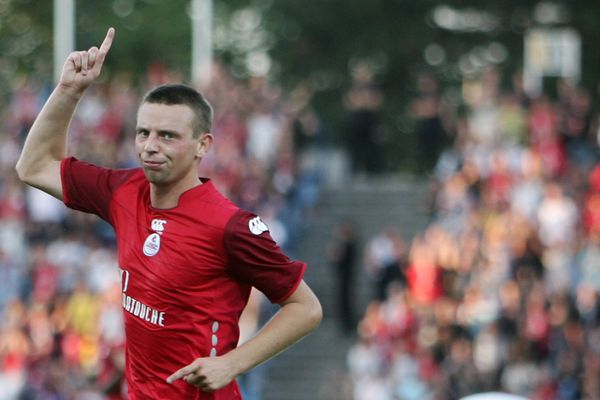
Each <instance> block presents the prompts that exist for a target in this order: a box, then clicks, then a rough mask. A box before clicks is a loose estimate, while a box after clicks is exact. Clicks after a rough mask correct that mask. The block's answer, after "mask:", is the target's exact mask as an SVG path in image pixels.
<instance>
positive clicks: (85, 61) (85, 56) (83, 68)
mask: <svg viewBox="0 0 600 400" xmlns="http://www.w3.org/2000/svg"><path fill="white" fill-rule="evenodd" d="M88 58H89V57H88V52H87V51H82V52H81V73H82V74H83V75H85V74H87V71H88Z"/></svg>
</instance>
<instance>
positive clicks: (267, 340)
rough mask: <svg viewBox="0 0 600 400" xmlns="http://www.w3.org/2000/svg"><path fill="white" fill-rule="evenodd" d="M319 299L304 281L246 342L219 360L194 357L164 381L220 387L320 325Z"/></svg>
mask: <svg viewBox="0 0 600 400" xmlns="http://www.w3.org/2000/svg"><path fill="white" fill-rule="evenodd" d="M322 318H323V311H322V309H321V304H320V303H319V300H318V299H317V297H316V296H315V295H314V293H313V292H312V290H311V289H310V288H309V287H308V285H307V284H306V283H304V281H302V282H301V283H300V285H299V286H298V288H297V289H296V291H295V292H294V293H293V294H292V295H291V296H290V297H289V298H288V299H287V300H285V301H284V302H283V303H282V304H281V309H280V310H279V311H278V312H277V313H276V314H275V316H274V317H273V318H272V319H271V320H270V321H269V322H267V323H266V324H265V326H263V327H262V329H261V330H260V331H259V332H258V333H257V334H256V335H255V336H254V337H252V338H251V339H250V340H248V341H246V342H245V343H244V344H242V345H241V346H240V347H238V348H236V349H234V350H232V351H230V352H229V353H227V354H225V355H223V356H221V357H213V358H197V359H196V360H194V361H193V362H192V363H191V364H189V365H187V366H185V367H183V368H181V369H180V370H178V371H177V372H175V373H174V374H172V375H171V376H169V377H168V378H167V382H168V383H172V382H174V381H176V380H177V379H183V380H184V381H186V382H187V383H189V384H192V385H195V386H197V387H199V388H200V389H202V390H203V391H207V392H212V391H215V390H217V389H220V388H222V387H224V386H225V385H227V384H229V383H230V382H231V381H233V380H234V379H235V378H236V377H237V376H238V375H240V374H242V373H244V372H247V371H249V370H250V369H252V368H254V367H256V366H257V365H259V364H261V363H263V362H265V361H267V360H268V359H270V358H272V357H274V356H276V355H277V354H279V353H281V352H282V351H284V350H285V349H287V348H288V347H290V346H292V345H293V344H294V343H296V342H298V341H299V340H300V339H302V338H303V337H304V336H306V335H308V334H309V333H310V332H312V331H313V330H315V329H316V328H317V326H319V324H320V323H321V320H322Z"/></svg>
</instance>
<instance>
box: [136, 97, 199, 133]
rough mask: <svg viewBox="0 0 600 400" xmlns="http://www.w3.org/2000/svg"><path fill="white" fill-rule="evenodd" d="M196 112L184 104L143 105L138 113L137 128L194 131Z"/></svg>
mask: <svg viewBox="0 0 600 400" xmlns="http://www.w3.org/2000/svg"><path fill="white" fill-rule="evenodd" d="M193 120H194V112H193V111H192V110H191V109H190V108H189V107H188V106H186V105H183V104H173V105H170V104H159V103H142V105H141V106H140V108H139V110H138V113H137V126H138V128H139V127H143V128H147V129H153V130H154V129H156V130H176V131H184V130H186V129H192V124H193Z"/></svg>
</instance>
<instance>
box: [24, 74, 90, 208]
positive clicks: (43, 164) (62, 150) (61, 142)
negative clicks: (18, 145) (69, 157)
mask: <svg viewBox="0 0 600 400" xmlns="http://www.w3.org/2000/svg"><path fill="white" fill-rule="evenodd" d="M81 94H82V93H77V92H74V91H72V90H69V89H68V88H65V87H63V86H61V85H59V86H57V87H56V89H54V91H53V92H52V95H51V96H50V98H49V99H48V101H47V102H46V104H45V105H44V107H43V108H42V111H41V112H40V114H39V115H38V116H37V118H36V120H35V122H34V123H33V126H32V127H31V129H30V131H29V134H28V135H27V139H26V140H25V145H24V146H23V151H22V152H21V156H20V157H19V161H18V162H17V166H16V170H17V174H18V175H19V178H20V179H21V180H22V181H23V182H25V183H27V184H28V185H31V186H34V187H36V188H38V189H41V190H43V191H45V192H47V193H49V194H51V195H52V196H54V197H56V198H58V199H60V200H62V198H63V195H62V184H61V177H60V162H61V160H62V159H63V158H64V157H65V156H66V141H67V130H68V128H69V123H70V122H71V118H72V117H73V114H74V112H75V108H76V107H77V103H78V102H79V99H80V98H81Z"/></svg>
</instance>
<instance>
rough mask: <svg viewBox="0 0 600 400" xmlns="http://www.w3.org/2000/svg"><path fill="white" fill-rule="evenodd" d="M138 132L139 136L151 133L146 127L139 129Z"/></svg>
mask: <svg viewBox="0 0 600 400" xmlns="http://www.w3.org/2000/svg"><path fill="white" fill-rule="evenodd" d="M136 134H137V135H138V136H143V137H147V136H148V135H149V134H150V133H149V132H148V131H147V130H146V129H138V130H137V132H136Z"/></svg>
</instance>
